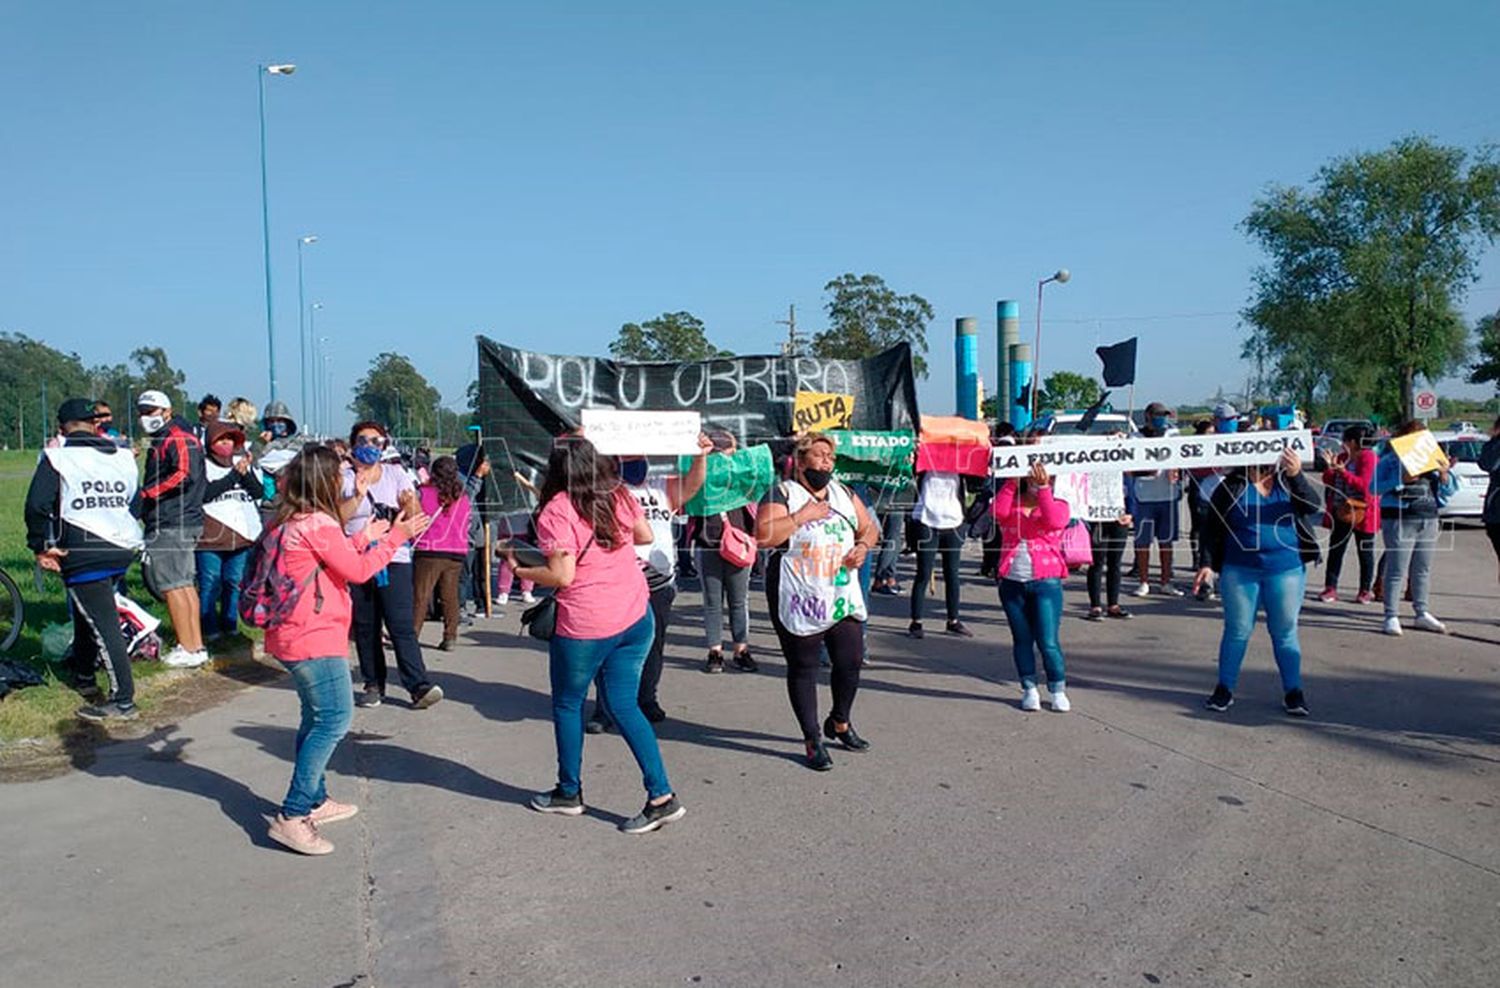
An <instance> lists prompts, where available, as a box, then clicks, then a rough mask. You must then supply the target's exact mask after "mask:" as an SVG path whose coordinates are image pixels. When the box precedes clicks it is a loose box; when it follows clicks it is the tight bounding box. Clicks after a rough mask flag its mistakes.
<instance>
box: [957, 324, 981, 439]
mask: <svg viewBox="0 0 1500 988" xmlns="http://www.w3.org/2000/svg"><path fill="white" fill-rule="evenodd" d="M953 388H954V402H953V407H954V408H955V409H956V410H957V412H958V414H959V415H960V416H962V417H963V418H966V419H977V418H979V320H978V319H975V318H974V317H973V316H962V317H960V318H958V319H955V320H953Z"/></svg>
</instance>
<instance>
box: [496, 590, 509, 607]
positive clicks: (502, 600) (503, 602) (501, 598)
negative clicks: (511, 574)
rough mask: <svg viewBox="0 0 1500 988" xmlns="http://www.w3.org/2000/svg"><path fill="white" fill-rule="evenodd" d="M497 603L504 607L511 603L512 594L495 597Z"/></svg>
mask: <svg viewBox="0 0 1500 988" xmlns="http://www.w3.org/2000/svg"><path fill="white" fill-rule="evenodd" d="M495 603H497V604H499V605H500V606H501V607H504V606H505V605H506V604H509V603H510V594H508V593H503V594H499V595H498V596H496V597H495Z"/></svg>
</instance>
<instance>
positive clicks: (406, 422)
mask: <svg viewBox="0 0 1500 988" xmlns="http://www.w3.org/2000/svg"><path fill="white" fill-rule="evenodd" d="M441 398H442V395H441V394H439V392H438V389H437V388H434V387H433V386H432V385H431V384H428V383H427V379H426V378H425V377H423V376H422V375H421V373H420V372H419V371H418V370H417V369H416V368H415V367H413V366H412V363H411V361H410V360H407V359H406V358H405V357H403V356H402V355H401V354H399V353H382V354H379V355H378V356H376V357H375V359H374V360H372V361H370V369H369V370H368V371H366V372H365V376H364V377H362V378H360V379H359V382H358V383H357V384H355V385H354V400H353V401H351V402H350V403H349V411H351V412H353V413H354V417H355V418H356V419H371V420H373V421H376V422H383V423H385V426H386V428H388V429H389V430H390V431H391V434H392V435H394V436H398V437H401V438H417V437H422V438H434V437H435V436H436V435H437V426H438V421H437V419H438V403H439V401H440V400H441Z"/></svg>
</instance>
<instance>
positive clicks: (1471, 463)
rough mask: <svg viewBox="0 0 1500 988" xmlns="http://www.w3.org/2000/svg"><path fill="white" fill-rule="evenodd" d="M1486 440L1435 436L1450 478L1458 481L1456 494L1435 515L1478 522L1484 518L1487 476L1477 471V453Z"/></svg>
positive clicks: (1472, 436)
mask: <svg viewBox="0 0 1500 988" xmlns="http://www.w3.org/2000/svg"><path fill="white" fill-rule="evenodd" d="M1486 438H1487V437H1486V436H1482V435H1480V434H1479V433H1475V432H1471V433H1463V434H1460V435H1457V436H1442V435H1440V436H1439V438H1438V446H1440V447H1442V450H1443V453H1444V455H1446V456H1447V457H1448V460H1449V462H1451V463H1452V464H1453V466H1452V468H1451V469H1452V472H1453V476H1455V477H1457V478H1458V490H1456V491H1454V492H1453V495H1452V496H1451V497H1449V498H1448V503H1447V504H1445V505H1443V507H1442V509H1441V510H1439V511H1438V515H1439V516H1440V517H1443V518H1478V517H1479V516H1480V515H1482V514H1484V492H1485V490H1487V489H1488V488H1489V485H1490V475H1489V474H1488V473H1486V472H1484V471H1483V470H1481V469H1479V451H1480V450H1481V449H1483V448H1484V442H1485V439H1486Z"/></svg>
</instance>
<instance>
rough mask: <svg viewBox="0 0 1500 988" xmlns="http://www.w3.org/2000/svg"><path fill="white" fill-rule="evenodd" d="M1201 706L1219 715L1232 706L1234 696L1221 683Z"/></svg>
mask: <svg viewBox="0 0 1500 988" xmlns="http://www.w3.org/2000/svg"><path fill="white" fill-rule="evenodd" d="M1287 696H1288V697H1290V696H1291V694H1290V693H1288V694H1287ZM1203 705H1204V706H1205V707H1207V708H1208V709H1210V710H1217V711H1219V712H1220V713H1223V712H1224V711H1226V710H1228V709H1229V708H1230V707H1232V706H1234V694H1233V693H1231V692H1229V687H1227V686H1225V685H1224V684H1223V683H1220V684H1219V685H1217V686H1215V687H1214V693H1213V696H1210V697H1209V698H1208V699H1207V700H1205V701H1203Z"/></svg>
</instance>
